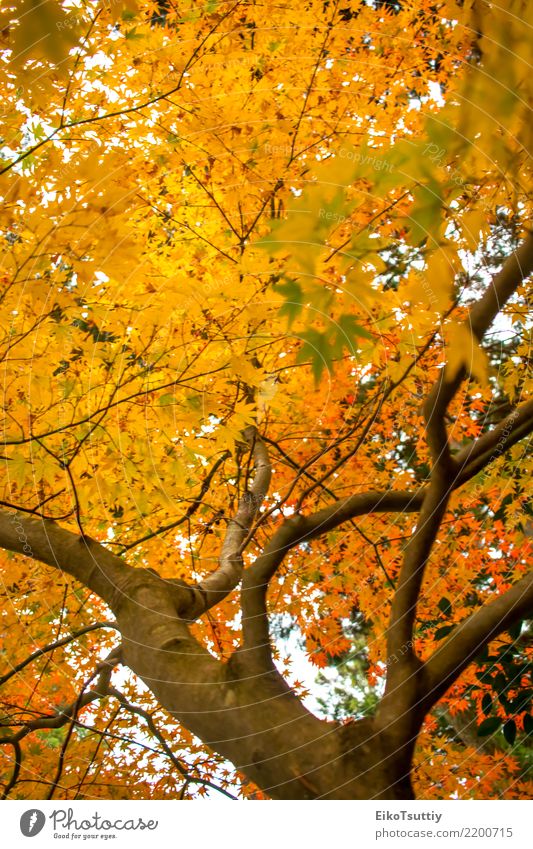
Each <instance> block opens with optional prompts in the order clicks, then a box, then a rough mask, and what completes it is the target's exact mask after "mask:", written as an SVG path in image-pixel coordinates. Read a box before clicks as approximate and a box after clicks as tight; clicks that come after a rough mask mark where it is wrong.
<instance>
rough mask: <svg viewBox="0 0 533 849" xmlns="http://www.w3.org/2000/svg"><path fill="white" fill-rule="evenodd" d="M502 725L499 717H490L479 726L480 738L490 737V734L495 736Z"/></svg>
mask: <svg viewBox="0 0 533 849" xmlns="http://www.w3.org/2000/svg"><path fill="white" fill-rule="evenodd" d="M501 724H502V721H501V719H500V717H499V716H489V718H488V719H484V720H483V722H482V723H481V725H478V729H477V734H478V737H488V735H489V734H494V732H495V731H497V730H498V728H499V727H500V725H501Z"/></svg>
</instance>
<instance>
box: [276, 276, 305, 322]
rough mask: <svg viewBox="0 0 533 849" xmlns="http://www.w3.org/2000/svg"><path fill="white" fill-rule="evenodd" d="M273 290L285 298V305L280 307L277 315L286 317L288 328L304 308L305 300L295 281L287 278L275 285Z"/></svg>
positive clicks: (300, 288)
mask: <svg viewBox="0 0 533 849" xmlns="http://www.w3.org/2000/svg"><path fill="white" fill-rule="evenodd" d="M274 290H275V291H276V292H279V294H280V295H283V296H284V297H285V303H284V304H283V306H282V307H281V309H280V311H279V314H280V315H286V316H287V320H288V323H289V327H290V326H291V324H292V323H293V321H294V320H295V318H297V317H298V316H299V315H300V313H301V311H302V308H303V306H304V303H305V298H304V293H303V290H302V287H301V286H300V284H299V283H297V282H296V280H290V279H289V278H287V280H286V282H285V283H277V284H276V285H275V286H274Z"/></svg>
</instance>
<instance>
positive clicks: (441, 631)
mask: <svg viewBox="0 0 533 849" xmlns="http://www.w3.org/2000/svg"><path fill="white" fill-rule="evenodd" d="M454 627H455V625H444V626H443V627H442V628H438V629H437V631H436V632H435V639H436V640H442V638H443V637H447V636H448V634H449V633H450V631H453V629H454Z"/></svg>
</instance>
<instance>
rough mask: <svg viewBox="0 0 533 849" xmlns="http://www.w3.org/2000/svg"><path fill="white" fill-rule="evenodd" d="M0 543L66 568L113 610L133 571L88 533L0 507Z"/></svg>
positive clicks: (55, 566) (57, 567) (2, 545)
mask: <svg viewBox="0 0 533 849" xmlns="http://www.w3.org/2000/svg"><path fill="white" fill-rule="evenodd" d="M0 546H1V547H2V548H5V549H6V550H7V551H15V552H17V553H18V554H24V555H26V556H27V557H31V558H33V559H35V560H40V561H41V562H42V563H47V564H48V565H49V566H53V567H54V568H56V569H59V570H60V571H62V572H66V573H67V574H68V575H71V576H72V577H73V578H76V580H78V581H80V582H81V583H82V584H84V585H85V586H86V587H88V588H89V589H90V590H92V591H93V592H95V593H96V594H97V595H99V596H100V598H101V599H103V600H104V601H105V602H107V604H109V606H110V607H111V609H113V610H114V609H115V607H116V605H117V603H119V601H120V596H121V593H122V591H123V589H124V587H125V585H126V583H127V581H128V578H129V576H130V575H131V574H132V573H133V572H134V571H135V570H134V569H132V568H131V567H130V566H128V565H127V564H126V563H124V561H122V560H121V559H120V558H119V557H116V556H115V555H114V554H112V553H111V552H110V551H108V550H107V549H106V548H104V547H103V546H102V545H100V543H98V542H96V541H95V540H93V539H91V538H90V537H87V536H84V537H81V536H80V535H78V534H73V533H71V532H70V531H67V530H65V528H61V527H60V526H59V525H56V524H55V522H50V521H48V520H43V519H36V518H30V517H29V516H27V515H25V514H22V513H15V512H9V511H8V510H3V509H0Z"/></svg>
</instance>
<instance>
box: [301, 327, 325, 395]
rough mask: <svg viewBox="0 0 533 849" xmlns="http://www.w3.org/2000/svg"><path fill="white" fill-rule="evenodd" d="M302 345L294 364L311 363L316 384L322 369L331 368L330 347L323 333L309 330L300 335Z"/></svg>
mask: <svg viewBox="0 0 533 849" xmlns="http://www.w3.org/2000/svg"><path fill="white" fill-rule="evenodd" d="M300 338H301V339H302V342H303V345H302V347H301V348H300V350H299V351H298V356H297V357H296V362H307V361H308V360H309V361H310V362H311V368H312V370H313V376H314V378H315V384H318V383H319V381H320V378H321V376H322V372H323V371H324V368H328V369H329V368H330V366H331V354H332V351H331V345H330V343H329V341H328V339H327V336H326V334H325V333H320V331H318V330H314V329H313V328H311V329H310V330H305V331H304V332H303V333H301V334H300Z"/></svg>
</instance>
